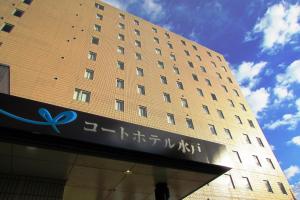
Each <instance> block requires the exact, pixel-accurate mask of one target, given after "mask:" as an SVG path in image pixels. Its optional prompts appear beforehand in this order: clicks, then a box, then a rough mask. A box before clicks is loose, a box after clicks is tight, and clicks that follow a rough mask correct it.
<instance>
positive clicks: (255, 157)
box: [252, 155, 261, 167]
mask: <svg viewBox="0 0 300 200" xmlns="http://www.w3.org/2000/svg"><path fill="white" fill-rule="evenodd" d="M252 157H253V160H254V163H255V164H256V165H257V166H259V167H261V163H260V161H259V159H258V157H257V156H256V155H252Z"/></svg>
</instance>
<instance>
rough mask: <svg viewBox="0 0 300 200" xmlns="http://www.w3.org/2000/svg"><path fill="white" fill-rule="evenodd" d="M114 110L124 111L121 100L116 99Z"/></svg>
mask: <svg viewBox="0 0 300 200" xmlns="http://www.w3.org/2000/svg"><path fill="white" fill-rule="evenodd" d="M115 110H117V111H120V112H124V101H123V100H119V99H116V101H115Z"/></svg>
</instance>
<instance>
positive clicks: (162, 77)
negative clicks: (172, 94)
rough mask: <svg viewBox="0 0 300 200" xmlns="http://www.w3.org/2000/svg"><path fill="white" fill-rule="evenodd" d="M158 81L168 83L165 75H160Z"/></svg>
mask: <svg viewBox="0 0 300 200" xmlns="http://www.w3.org/2000/svg"><path fill="white" fill-rule="evenodd" d="M160 82H161V83H162V84H168V81H167V78H166V77H165V76H160Z"/></svg>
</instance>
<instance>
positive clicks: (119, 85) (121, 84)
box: [116, 78, 124, 89]
mask: <svg viewBox="0 0 300 200" xmlns="http://www.w3.org/2000/svg"><path fill="white" fill-rule="evenodd" d="M116 87H117V88H119V89H124V80H123V79H119V78H117V79H116Z"/></svg>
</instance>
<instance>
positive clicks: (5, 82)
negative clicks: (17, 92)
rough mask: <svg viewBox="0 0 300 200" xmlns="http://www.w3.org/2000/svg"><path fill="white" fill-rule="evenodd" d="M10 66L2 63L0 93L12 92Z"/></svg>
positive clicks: (0, 65)
mask: <svg viewBox="0 0 300 200" xmlns="http://www.w3.org/2000/svg"><path fill="white" fill-rule="evenodd" d="M9 72H10V71H9V66H8V65H4V64H0V93H4V94H9V93H10V73H9Z"/></svg>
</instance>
